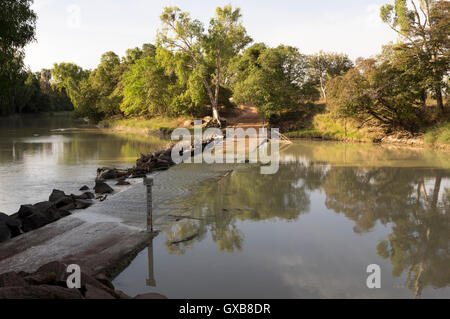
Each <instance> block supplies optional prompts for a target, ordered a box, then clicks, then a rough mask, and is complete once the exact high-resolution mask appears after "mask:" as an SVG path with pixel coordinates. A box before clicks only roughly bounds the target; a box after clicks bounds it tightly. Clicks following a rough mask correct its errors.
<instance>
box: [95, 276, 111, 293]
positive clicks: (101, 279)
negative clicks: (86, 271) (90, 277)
mask: <svg viewBox="0 0 450 319" xmlns="http://www.w3.org/2000/svg"><path fill="white" fill-rule="evenodd" d="M94 279H95V280H97V281H99V282H100V283H102V284H103V285H104V286H106V287H108V288H109V289H112V290H114V289H115V288H114V285H113V284H112V282H111V281H110V280H109V279H108V278H107V277H106V276H105V275H104V274H98V275H96V276H95V277H94Z"/></svg>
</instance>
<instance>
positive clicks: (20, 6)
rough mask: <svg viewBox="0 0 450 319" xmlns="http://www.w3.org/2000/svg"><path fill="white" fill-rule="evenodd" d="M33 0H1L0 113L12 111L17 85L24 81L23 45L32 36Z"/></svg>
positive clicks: (28, 41)
mask: <svg viewBox="0 0 450 319" xmlns="http://www.w3.org/2000/svg"><path fill="white" fill-rule="evenodd" d="M32 3H33V1H32V0H2V2H1V10H0V114H2V113H5V114H6V113H12V112H14V111H15V95H16V87H17V86H20V85H23V81H22V80H23V77H24V76H25V77H26V75H25V74H23V73H24V72H23V56H24V52H23V48H24V47H25V46H26V45H27V44H28V43H30V42H31V41H33V40H35V29H36V18H37V17H36V13H35V12H34V11H33V10H32V9H31V4H32Z"/></svg>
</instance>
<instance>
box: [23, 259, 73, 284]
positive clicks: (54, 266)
mask: <svg viewBox="0 0 450 319" xmlns="http://www.w3.org/2000/svg"><path fill="white" fill-rule="evenodd" d="M48 274H55V276H56V277H55V278H56V279H55V281H56V282H62V283H64V284H65V283H66V280H67V277H68V276H69V273H68V272H67V266H66V265H65V264H63V263H61V262H59V261H52V262H49V263H47V264H45V265H42V266H41V267H39V268H38V270H36V271H35V272H34V273H32V274H30V275H31V276H35V275H37V276H43V277H45V276H47V275H48Z"/></svg>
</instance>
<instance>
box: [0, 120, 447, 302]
mask: <svg viewBox="0 0 450 319" xmlns="http://www.w3.org/2000/svg"><path fill="white" fill-rule="evenodd" d="M73 127H83V124H82V123H79V122H74V121H72V120H71V119H70V117H69V116H54V117H34V116H28V117H17V118H13V119H11V118H8V119H6V118H0V211H2V212H6V213H9V214H11V213H14V212H16V211H17V209H18V207H19V205H20V204H24V203H34V202H37V201H41V200H45V199H46V198H48V194H49V193H50V192H51V190H52V189H53V188H60V189H62V190H64V191H66V192H76V191H77V190H78V188H79V187H80V186H82V185H84V184H88V185H92V182H93V180H94V178H95V172H96V169H97V168H98V167H100V166H116V167H120V166H123V167H126V166H130V165H132V164H133V163H134V161H135V159H136V157H137V155H138V154H139V153H141V152H149V151H151V150H153V149H156V148H160V147H161V145H163V144H165V143H166V142H164V141H161V140H158V139H155V138H150V137H138V136H127V135H112V134H104V133H101V132H95V131H90V132H86V131H65V132H61V131H52V130H54V129H60V128H73ZM169 206H170V207H172V208H173V213H172V214H173V215H189V216H190V217H191V218H190V219H181V220H178V221H173V222H172V223H171V224H170V227H167V228H166V229H163V230H162V232H161V233H160V234H159V235H158V236H157V237H156V238H154V240H153V242H152V243H151V244H150V245H149V248H148V249H145V250H143V251H142V252H141V253H140V254H139V255H138V256H137V257H136V259H135V260H134V261H133V262H132V263H131V264H130V266H129V267H128V268H127V269H125V270H124V271H123V272H122V273H121V274H120V275H119V276H118V277H117V278H116V280H115V281H114V284H115V285H116V287H117V288H118V289H121V290H123V291H124V292H126V293H128V294H130V295H135V294H138V293H144V292H159V293H163V294H165V295H167V296H168V297H170V298H197V297H198V298H216V297H217V298H283V297H286V298H315V297H320V298H340V297H343V298H355V297H362V298H370V297H375V298H381V297H388V298H412V297H415V296H417V297H419V296H420V297H423V298H430V297H437V298H450V287H449V284H450V251H449V250H450V247H449V246H450V156H449V154H448V153H442V152H441V153H439V152H432V151H425V150H424V151H419V150H408V149H405V148H399V149H395V148H382V147H377V146H372V145H365V144H360V145H344V144H339V143H325V142H297V143H295V144H294V145H291V146H288V147H286V146H285V147H284V148H283V149H282V150H281V165H280V169H279V171H278V173H277V174H275V175H261V174H260V169H259V168H258V167H248V168H244V169H239V170H235V171H234V172H233V173H232V174H230V175H228V176H226V177H224V178H222V179H220V180H213V181H208V182H205V183H203V184H201V185H200V186H199V188H198V190H197V191H195V192H194V194H193V195H190V196H189V197H187V198H183V199H179V200H177V201H174V202H173V203H171V204H170V205H169ZM370 264H378V265H380V267H381V289H375V290H370V289H368V288H367V287H366V278H367V276H368V274H367V273H366V268H367V266H368V265H370Z"/></svg>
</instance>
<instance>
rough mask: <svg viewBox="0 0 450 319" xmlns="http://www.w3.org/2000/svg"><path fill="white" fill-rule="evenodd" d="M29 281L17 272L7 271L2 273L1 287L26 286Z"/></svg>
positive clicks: (0, 276)
mask: <svg viewBox="0 0 450 319" xmlns="http://www.w3.org/2000/svg"><path fill="white" fill-rule="evenodd" d="M27 285H28V283H27V282H26V281H25V280H24V279H23V278H22V277H20V276H19V275H18V274H17V273H15V272H13V271H12V272H7V273H4V274H1V275H0V288H4V287H25V286H27Z"/></svg>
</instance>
